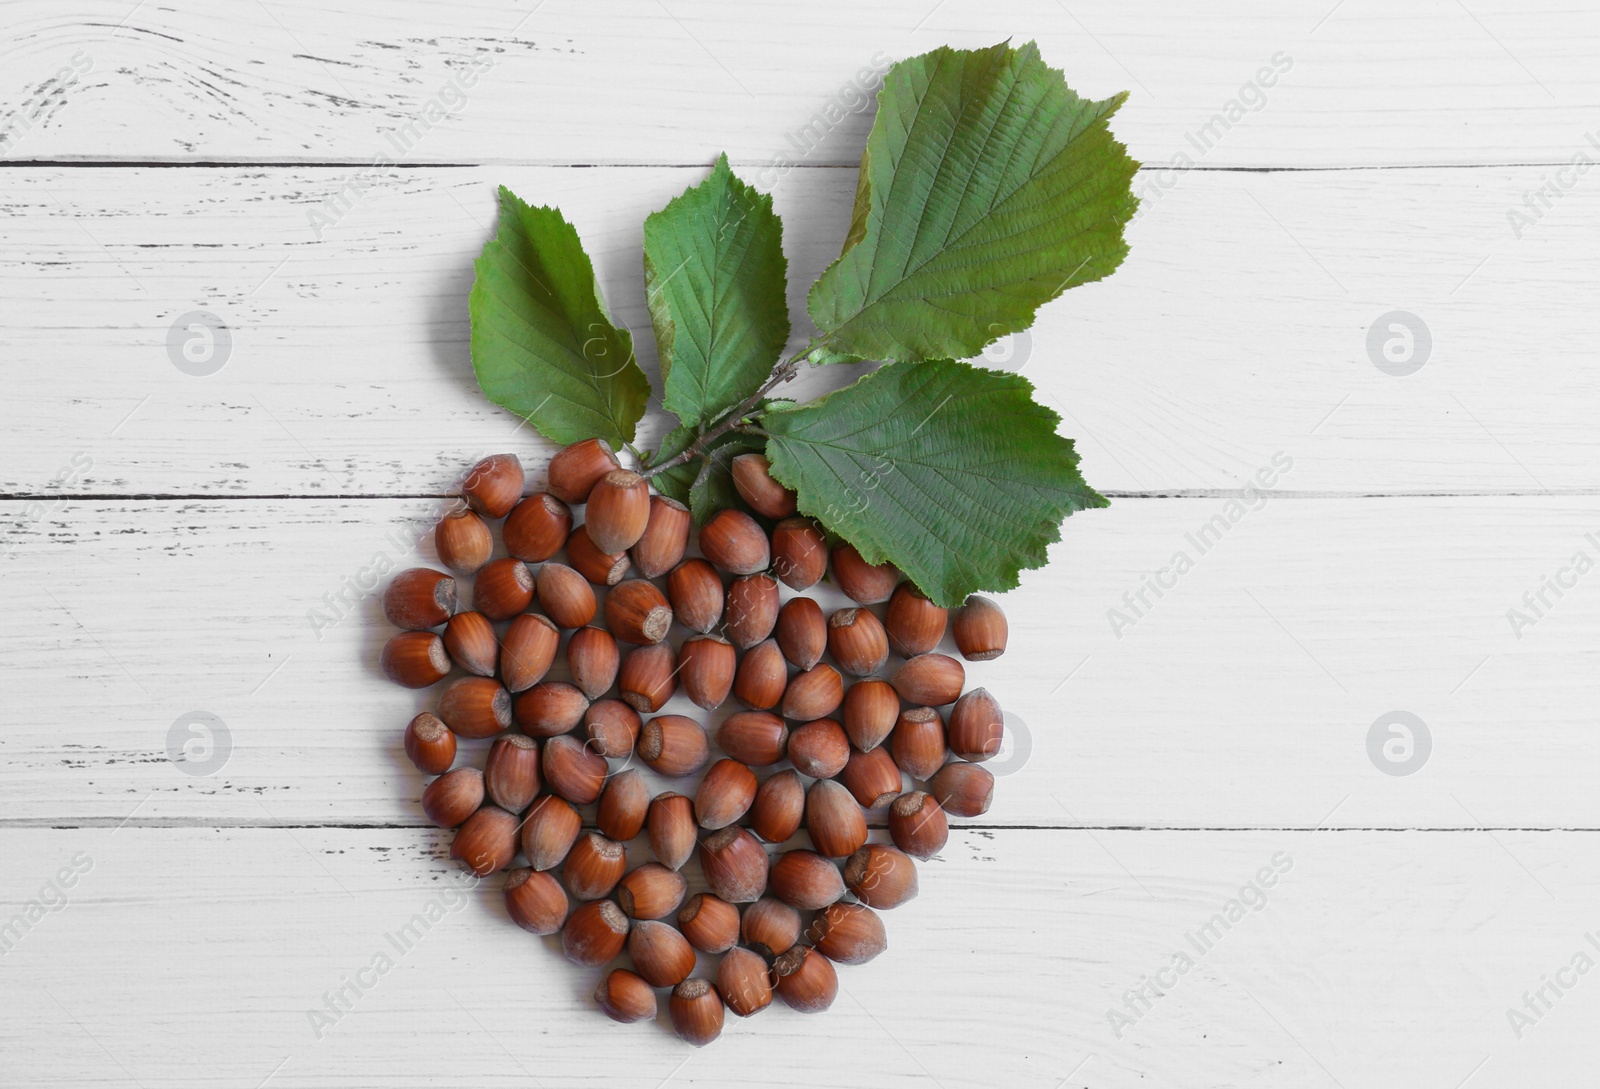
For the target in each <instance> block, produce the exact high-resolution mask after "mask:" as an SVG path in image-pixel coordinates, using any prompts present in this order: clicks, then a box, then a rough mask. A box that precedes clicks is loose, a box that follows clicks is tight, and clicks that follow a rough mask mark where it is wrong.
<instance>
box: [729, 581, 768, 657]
mask: <svg viewBox="0 0 1600 1089" xmlns="http://www.w3.org/2000/svg"><path fill="white" fill-rule="evenodd" d="M726 620H727V623H726V625H725V627H726V630H727V633H728V639H729V640H730V641H731V642H732V643H733V645H734V646H736V647H738V648H739V649H740V650H745V649H747V648H749V647H753V646H755V645H756V644H757V643H759V642H761V641H762V640H763V639H765V638H766V637H767V636H769V635H771V634H772V629H773V626H774V625H776V624H777V622H778V581H777V580H776V579H774V578H773V577H772V576H771V575H746V576H744V577H743V578H737V579H734V580H733V584H732V585H731V586H729V587H728V604H727V617H726Z"/></svg>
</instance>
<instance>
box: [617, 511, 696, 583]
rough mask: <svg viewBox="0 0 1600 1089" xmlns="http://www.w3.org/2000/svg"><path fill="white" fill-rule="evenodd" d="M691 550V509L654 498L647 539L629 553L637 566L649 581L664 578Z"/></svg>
mask: <svg viewBox="0 0 1600 1089" xmlns="http://www.w3.org/2000/svg"><path fill="white" fill-rule="evenodd" d="M688 547H689V508H688V507H686V506H684V505H683V504H682V503H680V502H678V501H677V500H676V499H668V498H667V497H666V496H664V495H652V496H651V497H650V518H649V520H648V521H647V522H645V527H644V535H643V536H642V537H640V538H639V540H638V541H636V542H635V543H634V545H633V548H632V549H630V550H629V555H631V556H632V557H633V566H634V567H635V568H636V569H637V570H638V572H639V574H641V575H643V576H644V577H645V578H647V579H655V578H660V577H661V576H662V575H665V574H666V573H667V572H668V571H671V570H672V569H673V568H674V567H676V566H677V565H678V564H679V562H681V561H682V560H683V553H684V551H685V550H686V549H687V548H688Z"/></svg>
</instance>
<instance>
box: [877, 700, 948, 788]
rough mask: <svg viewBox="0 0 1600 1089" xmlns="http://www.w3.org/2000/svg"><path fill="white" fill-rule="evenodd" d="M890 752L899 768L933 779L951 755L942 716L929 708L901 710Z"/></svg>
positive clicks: (913, 774) (914, 775)
mask: <svg viewBox="0 0 1600 1089" xmlns="http://www.w3.org/2000/svg"><path fill="white" fill-rule="evenodd" d="M889 751H890V752H892V753H893V754H894V762H895V763H896V764H898V765H899V766H900V770H901V771H903V772H905V773H906V774H907V775H909V776H911V778H913V779H932V778H933V775H934V772H936V771H938V770H939V769H940V768H942V767H944V761H945V757H947V756H949V755H950V751H949V749H948V748H947V747H946V745H945V738H944V719H942V718H940V717H939V712H938V711H935V710H934V709H933V708H932V707H911V708H907V709H906V710H904V711H902V712H901V713H900V719H899V721H898V722H896V723H895V727H894V733H893V734H891V735H890V736H889Z"/></svg>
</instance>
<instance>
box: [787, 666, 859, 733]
mask: <svg viewBox="0 0 1600 1089" xmlns="http://www.w3.org/2000/svg"><path fill="white" fill-rule="evenodd" d="M843 700H844V680H843V679H842V678H841V677H840V676H839V671H838V670H837V669H834V668H833V667H832V666H831V665H827V664H826V663H819V664H818V665H814V666H812V667H811V668H810V669H808V670H806V671H805V672H804V673H801V674H799V675H798V676H796V677H795V678H794V679H793V680H791V681H790V682H789V687H788V688H786V689H784V692H783V717H784V718H787V719H794V720H796V721H799V722H810V721H811V720H812V719H818V718H826V717H827V716H829V715H831V714H833V712H834V711H835V710H837V709H838V707H839V704H840V703H841V702H842V701H843Z"/></svg>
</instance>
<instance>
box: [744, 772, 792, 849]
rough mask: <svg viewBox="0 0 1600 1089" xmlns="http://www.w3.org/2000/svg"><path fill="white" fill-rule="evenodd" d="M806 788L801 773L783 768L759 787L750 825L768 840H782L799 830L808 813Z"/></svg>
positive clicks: (776, 841) (770, 841) (751, 807)
mask: <svg viewBox="0 0 1600 1089" xmlns="http://www.w3.org/2000/svg"><path fill="white" fill-rule="evenodd" d="M805 809H806V788H805V786H804V785H802V784H801V782H800V773H799V772H797V771H794V770H792V769H791V770H789V771H780V772H778V774H776V775H774V776H772V777H770V778H769V779H768V780H767V781H766V782H764V783H762V784H761V786H760V787H758V788H757V789H756V800H755V803H754V804H753V805H751V806H750V828H751V830H752V831H754V832H755V834H756V835H758V836H760V837H761V838H762V839H764V840H766V841H767V842H768V843H783V842H784V841H785V840H787V839H789V837H791V836H793V835H794V834H795V833H796V832H798V831H800V822H801V820H802V819H803V818H804V816H805Z"/></svg>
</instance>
